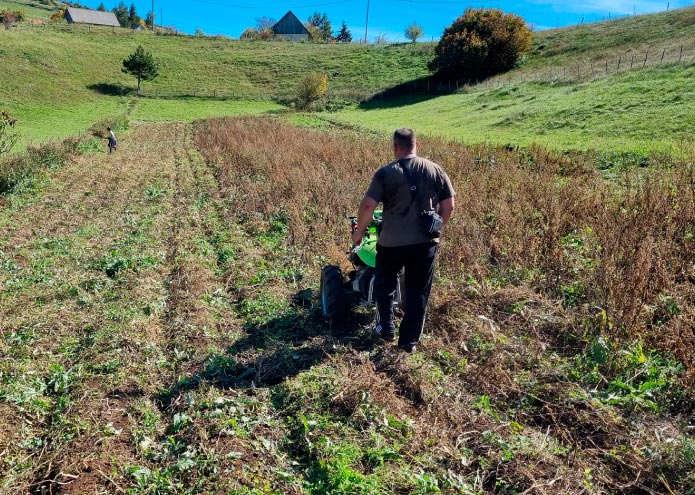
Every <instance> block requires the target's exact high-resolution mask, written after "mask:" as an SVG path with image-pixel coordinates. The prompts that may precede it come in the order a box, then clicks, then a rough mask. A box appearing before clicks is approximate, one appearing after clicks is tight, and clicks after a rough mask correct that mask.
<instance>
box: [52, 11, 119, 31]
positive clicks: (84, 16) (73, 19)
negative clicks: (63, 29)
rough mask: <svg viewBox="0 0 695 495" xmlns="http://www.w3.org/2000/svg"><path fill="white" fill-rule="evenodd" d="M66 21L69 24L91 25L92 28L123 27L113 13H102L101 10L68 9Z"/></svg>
mask: <svg viewBox="0 0 695 495" xmlns="http://www.w3.org/2000/svg"><path fill="white" fill-rule="evenodd" d="M65 20H66V21H68V23H69V24H90V25H92V26H114V27H121V24H120V23H119V22H118V19H117V18H116V14H114V13H113V12H102V11H99V10H89V9H77V8H75V7H68V10H67V12H65Z"/></svg>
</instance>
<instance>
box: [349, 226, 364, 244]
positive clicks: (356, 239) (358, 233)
mask: <svg viewBox="0 0 695 495" xmlns="http://www.w3.org/2000/svg"><path fill="white" fill-rule="evenodd" d="M363 237H364V230H355V231H353V233H352V242H353V243H354V244H355V246H359V245H360V243H361V242H362V238H363Z"/></svg>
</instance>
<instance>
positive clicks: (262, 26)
mask: <svg viewBox="0 0 695 495" xmlns="http://www.w3.org/2000/svg"><path fill="white" fill-rule="evenodd" d="M276 22H277V21H276V20H275V19H273V18H272V17H266V16H263V17H256V31H258V32H259V33H260V32H262V31H265V30H267V29H272V28H273V26H274V25H275V24H276Z"/></svg>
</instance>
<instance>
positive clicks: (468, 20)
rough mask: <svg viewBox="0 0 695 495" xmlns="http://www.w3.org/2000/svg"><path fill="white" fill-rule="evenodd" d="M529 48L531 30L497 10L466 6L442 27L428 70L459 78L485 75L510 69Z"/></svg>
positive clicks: (475, 77) (514, 16)
mask: <svg viewBox="0 0 695 495" xmlns="http://www.w3.org/2000/svg"><path fill="white" fill-rule="evenodd" d="M530 49H531V30H530V29H529V28H528V26H527V25H526V22H525V21H524V20H523V19H522V18H521V17H519V16H517V15H514V14H505V13H504V12H502V11H501V10H499V9H472V8H468V9H466V12H465V13H464V14H463V15H462V16H461V17H459V18H458V19H456V20H455V21H454V23H453V24H452V25H451V26H449V27H448V28H446V29H445V30H444V35H443V36H442V39H441V40H440V41H439V44H438V45H437V47H436V48H435V51H434V53H435V57H434V59H433V60H432V61H431V62H430V63H429V69H430V70H432V71H435V72H437V73H438V74H440V75H442V76H447V77H456V78H462V79H478V78H484V77H488V76H491V75H494V74H499V73H501V72H506V71H508V70H510V69H511V68H513V67H514V66H515V65H516V63H517V62H518V61H519V59H520V57H521V56H522V55H523V54H524V53H526V52H528V51H529V50H530Z"/></svg>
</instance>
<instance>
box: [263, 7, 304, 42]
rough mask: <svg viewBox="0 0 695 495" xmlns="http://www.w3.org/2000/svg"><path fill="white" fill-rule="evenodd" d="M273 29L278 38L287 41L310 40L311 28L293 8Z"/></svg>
mask: <svg viewBox="0 0 695 495" xmlns="http://www.w3.org/2000/svg"><path fill="white" fill-rule="evenodd" d="M271 29H272V30H273V33H275V36H276V37H277V38H282V39H285V40H287V41H309V30H308V29H307V28H306V27H304V24H302V21H300V20H299V18H298V17H297V16H296V15H294V13H293V12H292V11H291V10H290V11H289V12H287V14H285V15H284V16H283V18H282V19H280V20H279V21H278V22H276V23H275V25H274V26H273V27H272V28H271Z"/></svg>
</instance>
